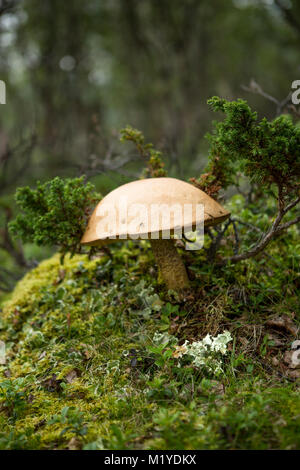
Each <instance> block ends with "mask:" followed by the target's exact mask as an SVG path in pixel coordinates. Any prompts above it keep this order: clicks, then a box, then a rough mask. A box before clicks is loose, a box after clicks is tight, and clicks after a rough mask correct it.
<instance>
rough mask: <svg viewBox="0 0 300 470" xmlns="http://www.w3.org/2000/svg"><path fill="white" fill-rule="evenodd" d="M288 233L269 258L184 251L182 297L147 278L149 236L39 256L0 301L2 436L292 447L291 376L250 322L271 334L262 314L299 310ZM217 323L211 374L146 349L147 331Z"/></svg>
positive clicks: (51, 444) (32, 444) (296, 406)
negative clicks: (221, 350) (223, 357)
mask: <svg viewBox="0 0 300 470" xmlns="http://www.w3.org/2000/svg"><path fill="white" fill-rule="evenodd" d="M289 237H290V238H289V239H288V243H281V242H280V243H279V244H278V245H273V248H272V251H271V258H268V259H265V258H263V257H262V258H261V259H260V260H259V261H252V260H250V261H248V262H246V263H240V265H237V266H229V267H227V268H226V269H215V268H214V267H212V266H208V265H205V264H203V253H202V252H200V253H199V254H193V260H192V262H191V261H189V260H190V256H191V254H188V253H182V255H183V256H184V257H185V258H186V261H187V262H189V265H190V268H192V269H191V270H190V272H191V273H192V272H193V274H194V279H193V280H192V284H193V287H194V290H195V295H194V297H193V298H192V299H191V300H189V299H180V298H177V297H176V298H174V297H172V295H171V294H168V293H167V292H166V291H164V290H163V288H162V287H159V286H158V285H157V281H156V280H154V279H156V275H154V276H153V273H152V274H151V269H152V270H153V258H152V254H151V251H150V250H149V245H148V244H147V242H143V243H140V244H136V243H132V242H129V243H128V244H125V243H124V244H116V245H115V246H114V247H112V256H113V258H112V260H110V259H109V258H108V257H107V256H103V257H101V258H97V259H93V260H89V259H88V258H87V257H86V256H74V257H73V258H69V257H68V256H67V257H66V260H65V263H64V265H61V264H60V260H59V255H55V256H53V257H52V258H50V259H49V260H46V261H43V262H42V263H41V264H40V265H39V266H38V267H37V268H35V269H34V270H32V271H31V272H30V273H28V274H27V275H26V276H25V277H24V278H23V279H22V280H21V281H20V282H19V283H18V285H17V287H16V289H15V290H14V292H13V294H12V296H11V298H10V299H9V300H8V301H6V302H5V304H4V305H3V312H2V330H1V339H4V341H5V342H6V353H7V354H6V364H4V365H1V366H0V383H2V384H3V383H6V385H5V386H6V387H7V390H8V391H9V393H8V392H3V390H4V389H1V388H0V426H1V432H0V448H3V449H5V448H9V449H17V448H22V449H63V448H68V447H69V446H71V445H73V444H70V441H71V439H72V438H73V437H76V448H83V447H86V448H108V449H123V448H133V449H140V448H146V449H181V448H186V449H197V448H199V449H202V448H203V449H214V448H216V449H228V448H234V449H241V448H247V449H248V448H249V449H251V448H297V447H299V433H298V431H297V429H298V426H299V415H300V399H299V396H300V395H299V384H298V383H297V381H293V382H290V381H289V380H288V378H286V377H283V376H280V375H279V374H278V370H274V368H273V369H272V368H271V369H270V362H268V361H267V358H268V356H270V357H271V356H272V354H273V355H274V349H272V343H271V342H268V341H267V340H266V341H265V342H264V343H263V342H262V340H261V341H260V342H259V341H258V343H257V345H256V349H254V347H253V349H251V348H250V346H249V344H251V345H252V344H253V331H254V330H253V328H257V329H259V328H260V329H259V331H260V336H261V337H262V339H263V338H264V336H267V335H268V332H267V331H265V330H263V328H264V327H263V322H264V321H265V319H266V317H267V316H270V315H271V316H272V315H273V316H274V315H275V314H276V315H277V314H278V313H279V314H283V313H285V314H287V315H290V316H291V317H293V316H294V317H295V319H294V320H295V321H297V320H296V317H297V310H296V309H297V299H298V294H297V284H296V283H297V279H298V278H297V271H296V269H295V266H296V263H295V259H297V257H298V253H297V250H298V248H299V247H298V248H297V246H298V245H297V237H296V234H294V233H293V232H292V233H291V234H290V236H289ZM140 259H142V263H140V262H139V260H140ZM283 264H284V266H285V270H282V268H281V266H282V265H283ZM270 270H272V272H273V280H272V282H270V276H269V275H268V271H270ZM287 289H288V292H289V294H288V298H287V296H286V292H287ZM197 292H198V294H199V295H198V294H197ZM225 328H230V329H231V331H232V334H233V335H234V336H235V347H234V349H233V350H232V352H231V355H230V357H229V358H228V360H227V361H226V362H225V363H224V370H225V375H224V376H222V377H221V378H218V379H215V378H214V377H206V375H205V374H204V373H202V372H201V371H200V372H199V371H197V372H196V371H191V370H190V369H185V368H182V369H178V368H176V367H174V363H173V362H172V360H171V359H170V358H167V356H166V358H165V357H164V351H162V352H161V353H157V352H156V353H153V349H151V348H153V341H152V338H153V335H154V332H161V333H165V332H166V331H168V332H169V333H170V334H172V335H175V336H177V337H178V339H179V341H183V340H184V339H193V338H199V339H200V338H201V337H203V336H204V335H205V334H206V332H207V331H210V333H211V334H217V333H218V332H219V331H222V330H223V329H225ZM249 328H250V330H249ZM251 328H252V329H251ZM249 331H250V333H249ZM257 331H258V330H257ZM251 335H252V336H251ZM245 341H248V346H247V347H246V349H245V348H244V346H243V344H244V343H245ZM290 341H291V338H290V337H287V339H286V345H288V344H290ZM286 347H288V346H286ZM243 348H244V349H243ZM247 348H248V349H247ZM277 352H278V354H279V355H280V354H281V351H280V350H278V351H277ZM281 370H282V369H281ZM1 390H2V392H1Z"/></svg>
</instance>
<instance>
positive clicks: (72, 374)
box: [65, 369, 78, 384]
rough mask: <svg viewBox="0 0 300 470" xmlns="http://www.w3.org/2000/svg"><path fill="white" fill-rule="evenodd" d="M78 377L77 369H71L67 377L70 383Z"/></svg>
mask: <svg viewBox="0 0 300 470" xmlns="http://www.w3.org/2000/svg"><path fill="white" fill-rule="evenodd" d="M77 377H78V375H77V372H76V370H75V369H74V370H71V371H70V372H69V373H68V374H67V375H66V377H65V379H66V381H67V383H68V384H71V383H72V382H74V380H76V379H77Z"/></svg>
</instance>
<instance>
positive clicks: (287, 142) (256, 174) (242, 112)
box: [196, 96, 300, 203]
mask: <svg viewBox="0 0 300 470" xmlns="http://www.w3.org/2000/svg"><path fill="white" fill-rule="evenodd" d="M208 104H209V105H210V106H211V107H212V109H213V110H214V111H221V112H223V113H224V114H225V119H224V120H223V121H221V122H218V123H214V126H215V129H214V132H213V133H212V134H207V138H208V140H209V142H210V152H209V164H208V167H207V170H206V173H205V174H203V175H202V176H201V177H200V179H199V180H198V181H196V183H198V186H199V187H200V188H201V189H203V190H204V191H207V192H209V193H210V194H212V195H217V193H218V191H219V190H220V189H221V188H223V189H226V188H227V187H228V186H230V185H234V184H236V183H237V178H238V175H240V174H244V175H245V176H247V177H248V178H249V179H250V180H251V182H252V183H257V184H259V185H260V187H261V188H262V189H264V190H265V191H268V192H270V191H271V193H272V190H274V189H276V190H277V196H278V197H279V201H280V203H283V202H284V200H285V199H292V198H293V197H295V196H296V195H297V194H298V193H299V188H300V182H299V180H300V128H299V127H298V126H297V125H295V124H294V123H293V121H292V117H291V116H290V115H281V116H279V117H277V118H276V119H274V120H273V121H268V120H267V119H266V118H263V119H262V120H260V121H259V120H258V118H257V113H256V112H253V111H252V110H251V109H250V107H249V105H248V104H247V102H246V101H244V100H241V99H239V100H237V101H231V102H230V101H227V100H225V99H221V98H219V97H217V96H214V97H213V98H211V99H210V100H208Z"/></svg>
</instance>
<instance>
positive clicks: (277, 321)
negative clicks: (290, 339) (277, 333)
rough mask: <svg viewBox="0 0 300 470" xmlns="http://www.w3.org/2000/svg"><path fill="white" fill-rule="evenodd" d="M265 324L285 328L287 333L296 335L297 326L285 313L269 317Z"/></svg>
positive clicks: (280, 328)
mask: <svg viewBox="0 0 300 470" xmlns="http://www.w3.org/2000/svg"><path fill="white" fill-rule="evenodd" d="M266 325H267V326H270V327H271V328H275V329H279V330H285V331H286V332H287V333H289V334H290V335H293V336H297V333H298V328H297V326H296V325H295V323H294V322H293V320H292V319H291V318H290V317H288V316H287V315H282V316H281V317H275V318H271V319H270V320H267V321H266Z"/></svg>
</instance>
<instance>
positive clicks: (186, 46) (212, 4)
mask: <svg viewBox="0 0 300 470" xmlns="http://www.w3.org/2000/svg"><path fill="white" fill-rule="evenodd" d="M299 39H300V2H299V1H297V0H293V1H292V0H226V1H225V0H210V1H207V0H184V1H183V0H87V1H85V2H83V1H82V0H72V1H69V2H62V1H60V0H43V1H42V2H41V1H38V0H23V1H22V0H19V1H18V0H2V1H0V47H1V56H0V71H1V73H0V79H1V80H3V81H4V82H5V84H6V104H5V105H0V111H1V118H0V294H1V292H8V291H9V290H10V289H11V287H12V286H13V285H14V283H15V281H16V280H17V279H18V278H19V277H20V276H21V275H22V273H23V272H24V270H25V269H28V268H29V267H30V266H31V265H32V263H33V261H32V260H33V259H40V258H42V257H45V256H47V255H48V254H49V252H47V251H46V250H45V249H43V250H41V249H38V248H37V247H33V246H27V247H25V251H24V248H23V247H21V246H20V245H17V244H16V242H14V241H13V240H12V239H11V238H10V235H9V233H8V230H7V222H8V221H9V220H10V219H11V218H12V216H13V214H14V210H15V209H14V203H13V194H14V192H15V189H16V187H18V186H21V185H25V184H29V185H34V184H35V183H36V181H37V180H41V181H45V180H47V179H49V178H52V177H54V176H56V175H59V176H78V175H81V174H86V175H87V176H88V177H89V178H91V179H92V181H93V182H94V183H95V184H96V186H97V189H98V190H99V191H100V192H102V193H103V194H105V193H106V192H107V191H109V190H111V189H112V188H113V187H115V186H117V185H119V184H121V183H124V182H126V181H128V180H131V179H135V178H136V177H137V176H138V175H139V174H140V171H141V168H142V167H143V162H141V161H139V157H138V155H137V154H135V152H134V150H133V149H131V148H130V146H129V147H127V146H121V145H120V143H119V138H118V134H119V130H120V129H121V128H122V127H124V126H125V125H127V124H130V125H132V126H134V127H137V128H139V129H141V130H142V131H143V133H144V134H145V136H146V139H147V141H151V142H153V143H154V144H155V146H156V147H158V148H159V149H160V150H162V151H163V154H164V156H165V161H166V163H167V167H168V171H169V174H170V175H171V176H177V177H179V178H183V179H184V178H189V177H193V176H195V177H197V176H198V175H199V174H200V173H201V171H202V169H203V168H204V166H205V164H206V162H207V149H208V144H207V142H206V140H205V138H204V135H205V133H206V132H207V131H209V130H210V129H211V121H212V119H215V116H213V113H212V111H210V110H209V109H208V106H207V104H206V102H207V99H208V98H209V97H211V96H213V95H219V96H221V97H224V98H227V99H236V98H239V97H241V98H245V99H247V100H248V102H249V104H250V105H251V107H252V108H253V109H257V110H258V112H259V115H260V116H267V117H268V118H271V117H273V116H275V115H276V113H278V112H281V111H284V106H282V107H281V108H280V107H278V105H277V103H276V102H275V101H276V100H273V99H272V97H275V98H276V99H278V100H279V101H281V100H284V99H285V98H286V97H287V96H288V95H289V93H290V91H291V83H292V82H293V81H294V80H296V79H298V78H300V56H299ZM249 84H250V85H249ZM249 86H250V89H251V90H250V92H249V90H247V87H249ZM251 91H252V92H251ZM265 93H267V94H268V95H271V97H270V96H269V97H268V96H267V97H266V96H265V97H264V96H262V95H264V94H265ZM284 105H290V102H289V99H288V98H287V100H286V101H285V102H284Z"/></svg>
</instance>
